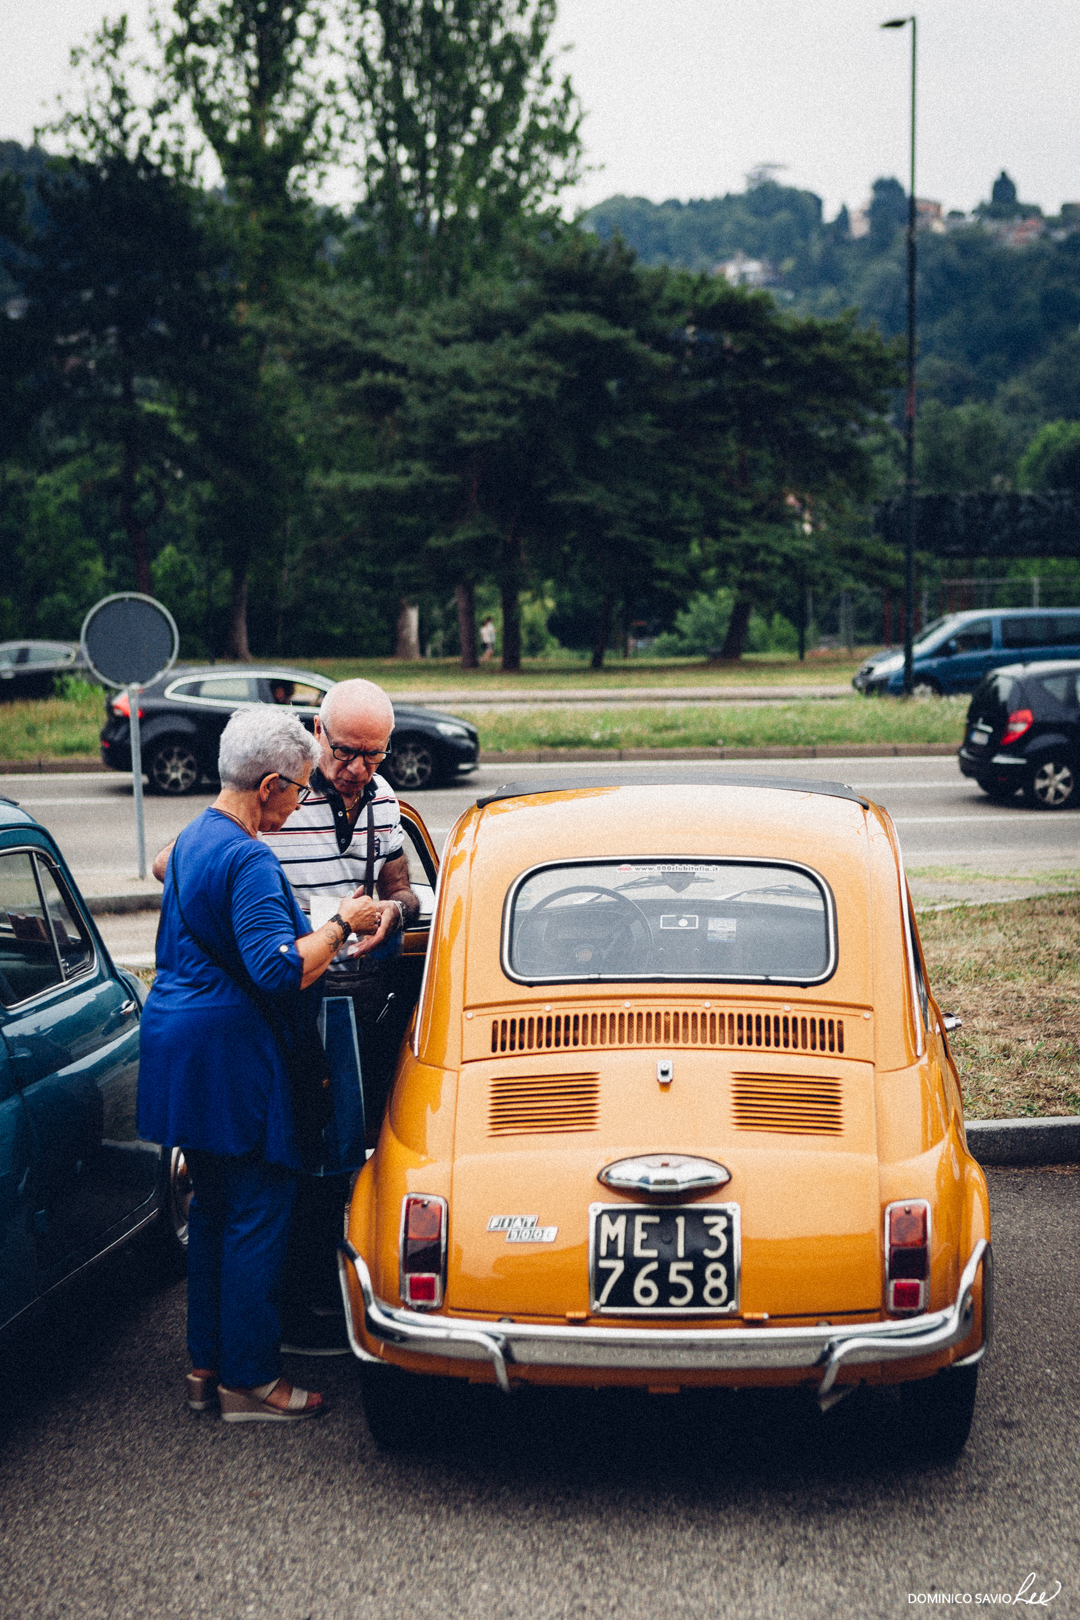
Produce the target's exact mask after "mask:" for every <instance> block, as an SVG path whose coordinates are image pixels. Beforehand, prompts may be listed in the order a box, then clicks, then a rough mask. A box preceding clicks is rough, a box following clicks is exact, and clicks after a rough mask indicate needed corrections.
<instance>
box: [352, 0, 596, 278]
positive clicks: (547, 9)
mask: <svg viewBox="0 0 1080 1620" xmlns="http://www.w3.org/2000/svg"><path fill="white" fill-rule="evenodd" d="M357 16H358V19H359V26H358V28H357V35H356V40H355V55H354V66H353V69H352V71H351V74H350V79H349V84H350V88H351V91H352V94H353V97H354V101H355V105H356V109H357V119H358V126H359V130H360V135H361V139H362V141H363V145H364V155H363V159H362V164H361V174H362V179H363V184H364V197H363V201H362V203H361V206H360V208H359V210H358V212H357V219H356V223H357V227H358V228H357V231H356V233H355V234H354V235H353V236H352V238H351V240H350V243H349V261H348V262H350V263H351V264H352V266H353V267H354V268H355V269H357V270H358V271H359V273H360V274H361V275H362V276H363V277H364V278H365V279H366V280H367V281H368V282H369V283H370V284H371V285H372V286H373V287H375V288H376V289H377V290H378V291H380V292H381V293H383V294H384V295H385V296H387V297H389V298H390V299H391V300H393V301H398V300H401V299H408V300H410V301H412V302H419V303H422V302H424V301H426V300H429V299H431V298H433V297H439V296H455V295H456V294H458V293H459V292H461V291H462V290H463V289H464V287H465V286H466V284H467V282H468V280H469V279H470V277H472V276H474V275H476V274H478V273H481V272H487V273H490V271H491V270H492V268H493V267H494V266H495V265H496V264H497V263H498V262H499V259H500V255H501V254H502V253H503V252H504V250H505V248H506V245H507V243H508V241H509V240H511V239H512V238H513V236H514V234H515V232H516V231H517V230H518V229H520V228H521V227H522V225H523V224H526V223H527V222H528V221H529V220H530V219H531V218H532V217H533V216H535V215H537V214H538V213H541V212H542V211H543V210H544V209H546V208H548V207H549V206H550V204H551V202H552V200H553V199H554V198H555V197H556V196H557V194H558V193H559V192H560V191H561V190H563V189H564V188H565V187H567V186H569V185H572V184H573V183H574V182H575V181H576V179H577V178H578V175H579V165H580V159H581V140H580V135H579V126H580V122H581V109H580V107H579V105H578V103H577V99H576V97H575V95H574V92H573V90H572V88H571V85H570V81H569V79H568V78H566V77H563V78H562V79H561V80H557V79H556V72H555V62H554V59H553V57H552V55H551V53H550V51H549V49H548V40H549V37H550V34H551V29H552V27H553V25H554V21H555V0H371V4H369V5H363V6H360V7H358V10H357Z"/></svg>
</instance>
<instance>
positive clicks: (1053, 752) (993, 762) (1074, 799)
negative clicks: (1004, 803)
mask: <svg viewBox="0 0 1080 1620" xmlns="http://www.w3.org/2000/svg"><path fill="white" fill-rule="evenodd" d="M959 757H960V769H961V771H962V772H963V774H964V775H965V776H973V777H974V778H975V780H976V782H978V784H979V786H980V787H981V788H982V790H983V792H984V793H989V795H990V797H991V798H993V799H1011V798H1012V796H1013V794H1014V793H1016V792H1018V791H1020V790H1022V791H1023V794H1024V800H1025V802H1026V803H1027V804H1030V805H1034V806H1035V807H1036V808H1038V809H1040V810H1065V809H1067V808H1069V807H1070V806H1075V805H1077V804H1080V663H1078V662H1076V661H1075V660H1072V659H1070V660H1069V661H1068V662H1064V661H1062V662H1061V663H1046V664H1007V665H1005V667H1004V668H1002V669H996V670H994V672H993V674H991V675H987V676H986V677H985V678H984V679H983V680H982V681H980V682H979V685H978V686H977V687H976V688H975V692H974V694H973V696H972V699H971V704H970V706H969V708H968V712H967V720H966V722H965V725H964V741H963V743H962V745H961V747H960V755H959Z"/></svg>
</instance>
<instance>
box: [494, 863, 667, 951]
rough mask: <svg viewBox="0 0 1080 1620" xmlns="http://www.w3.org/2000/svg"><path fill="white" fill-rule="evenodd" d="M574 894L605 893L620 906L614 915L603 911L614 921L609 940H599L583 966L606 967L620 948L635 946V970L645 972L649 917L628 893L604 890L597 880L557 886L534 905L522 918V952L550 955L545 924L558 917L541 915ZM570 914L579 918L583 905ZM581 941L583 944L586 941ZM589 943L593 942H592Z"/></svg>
mask: <svg viewBox="0 0 1080 1620" xmlns="http://www.w3.org/2000/svg"><path fill="white" fill-rule="evenodd" d="M572 894H590V895H603V896H604V897H605V899H607V900H614V901H615V902H616V905H617V907H618V911H617V913H615V914H612V913H611V912H605V913H603V915H605V916H606V917H608V918H610V920H611V922H612V923H613V924H614V928H613V931H612V933H611V935H610V937H609V938H608V939H607V940H606V942H604V943H600V942H599V941H597V942H596V944H595V945H593V949H592V953H591V954H590V956H589V958H588V962H587V963H582V964H581V965H582V966H584V967H587V969H588V971H589V972H590V973H595V972H597V971H603V970H607V969H608V968H609V964H610V963H611V959H612V957H613V956H616V957H617V953H618V951H619V948H620V947H629V948H630V950H631V951H634V948H635V946H636V955H637V960H636V961H635V963H634V971H635V973H641V972H646V971H647V970H648V969H649V968H650V967H651V966H652V929H651V928H650V927H649V919H648V918H647V917H646V915H645V913H644V912H643V911H642V909H641V907H640V906H638V905H636V904H635V903H634V901H633V900H631V899H629V898H628V897H627V896H626V895H625V894H619V892H618V890H616V889H604V888H601V887H600V886H599V884H596V883H573V884H571V885H570V887H569V888H566V889H556V891H555V893H554V894H549V895H546V896H545V897H544V899H543V900H541V901H540V902H539V904H538V905H535V906H534V907H533V908H532V910H531V911H530V912H529V914H528V916H527V918H525V919H524V920H523V926H522V929H521V934H520V935H519V937H518V949H519V950H521V951H522V953H523V954H525V953H527V952H528V951H529V949H530V947H532V949H533V950H535V951H536V952H537V954H544V955H547V954H550V948H549V946H548V939H547V935H548V929H547V928H545V927H544V923H545V922H548V923H550V922H552V921H556V922H557V921H558V919H557V918H556V919H551V918H541V916H540V913H541V912H543V911H546V910H547V909H548V907H550V906H553V905H554V904H555V903H556V901H559V900H565V899H566V898H567V896H568V895H572ZM571 915H573V916H574V917H575V919H577V918H580V916H581V908H579V907H577V906H575V907H573V908H572V912H571ZM597 916H598V914H597V913H593V917H594V919H595V918H596V917H597ZM532 936H535V937H532ZM554 943H555V945H556V946H558V945H559V944H561V943H564V942H563V941H560V940H558V939H556V940H555V941H554ZM565 943H567V944H569V943H571V942H570V941H566V942H565ZM581 943H582V944H584V943H585V941H582V942H581ZM588 943H589V944H592V941H589V942H588ZM551 966H553V967H556V968H558V969H562V968H563V966H564V963H563V961H562V960H561V959H560V960H559V961H558V962H557V963H552V964H551ZM618 966H619V963H618V961H617V960H616V963H615V965H614V968H613V969H612V971H615V970H617V968H618Z"/></svg>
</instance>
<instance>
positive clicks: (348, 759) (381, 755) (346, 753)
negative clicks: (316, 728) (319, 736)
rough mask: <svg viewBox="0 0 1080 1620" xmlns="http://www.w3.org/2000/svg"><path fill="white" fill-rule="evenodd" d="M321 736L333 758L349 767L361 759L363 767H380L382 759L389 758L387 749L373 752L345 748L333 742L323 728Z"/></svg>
mask: <svg viewBox="0 0 1080 1620" xmlns="http://www.w3.org/2000/svg"><path fill="white" fill-rule="evenodd" d="M323 736H324V737H325V738H326V746H327V748H329V750H330V752H331V753H332V754H333V756H334V758H335V759H338V760H340V761H341V763H342V764H343V765H351V764H352V763H353V761H354V760H357V759H362V760H363V762H364V764H365V765H380V764H381V763H382V761H383V760H384V759H388V758H389V757H390V749H389V748H377V749H373V750H368V749H364V748H345V747H343V746H342V744H341V743H336V742H334V740H333V739H332V737H331V736H330V733H329V732H328V731H327V730H326V728H325V727H324V728H323Z"/></svg>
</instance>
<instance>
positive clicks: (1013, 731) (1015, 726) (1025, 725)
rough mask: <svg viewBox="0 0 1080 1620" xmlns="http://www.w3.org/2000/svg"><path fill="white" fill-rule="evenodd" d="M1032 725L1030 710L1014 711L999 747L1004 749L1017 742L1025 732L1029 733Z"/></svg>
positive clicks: (1033, 717) (1033, 719)
mask: <svg viewBox="0 0 1080 1620" xmlns="http://www.w3.org/2000/svg"><path fill="white" fill-rule="evenodd" d="M1034 724H1035V716H1034V715H1033V714H1032V712H1031V710H1030V709H1014V710H1013V712H1012V714H1010V716H1009V724H1008V725H1007V726H1006V728H1005V735H1004V736H1003V737H1002V739H1001V743H1000V744H999V746H1000V747H1002V748H1004V747H1005V746H1006V745H1007V744H1008V743H1014V742H1019V740H1020V738H1021V737H1022V736H1023V735H1024V733H1025V731H1030V730H1031V728H1032V726H1033V725H1034Z"/></svg>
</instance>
